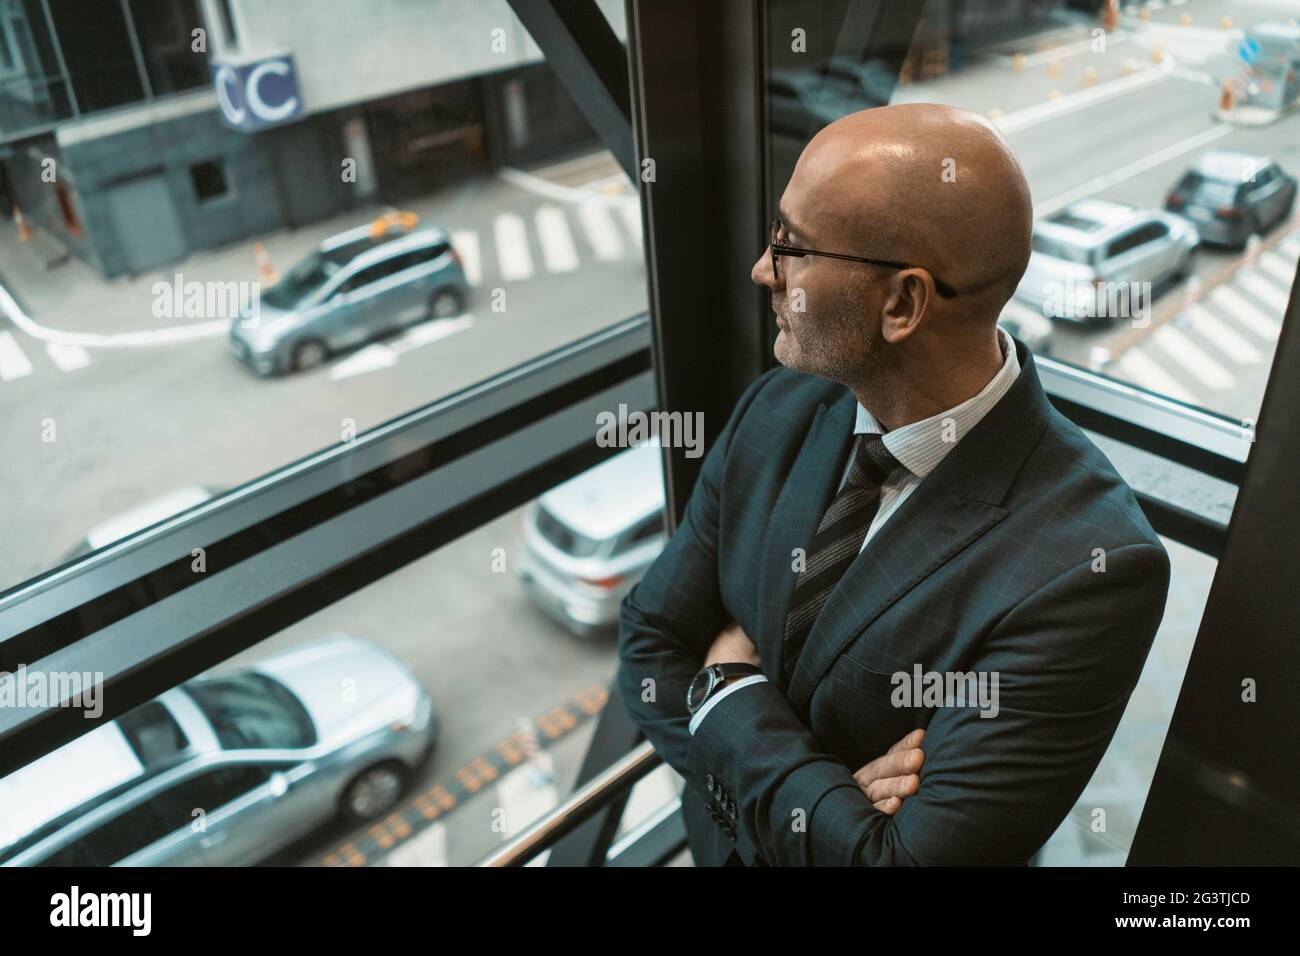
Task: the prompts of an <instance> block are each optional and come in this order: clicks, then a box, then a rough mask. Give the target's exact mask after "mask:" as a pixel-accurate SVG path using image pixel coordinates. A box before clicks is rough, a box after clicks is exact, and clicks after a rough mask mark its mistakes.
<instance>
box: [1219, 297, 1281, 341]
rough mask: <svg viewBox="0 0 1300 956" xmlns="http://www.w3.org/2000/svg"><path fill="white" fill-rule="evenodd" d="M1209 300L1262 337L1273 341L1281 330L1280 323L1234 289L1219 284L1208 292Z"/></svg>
mask: <svg viewBox="0 0 1300 956" xmlns="http://www.w3.org/2000/svg"><path fill="white" fill-rule="evenodd" d="M1210 301H1211V302H1213V303H1214V304H1215V305H1217V306H1218V307H1219V308H1221V309H1222V310H1223V311H1224V312H1226V313H1227V314H1228V315H1230V316H1232V318H1233V319H1235V320H1236V321H1237V323H1238V324H1239V325H1244V326H1245V327H1246V328H1248V329H1250V330H1251V331H1252V332H1254V333H1255V334H1256V335H1258V336H1259V337H1260V338H1262V339H1267V340H1268V341H1270V342H1271V341H1274V340H1276V339H1277V337H1278V335H1279V334H1280V333H1281V331H1282V323H1280V322H1278V321H1277V320H1276V319H1275V318H1273V317H1272V316H1271V315H1269V314H1268V313H1267V312H1265V311H1264V310H1263V309H1261V308H1260V307H1259V306H1257V305H1256V304H1255V303H1253V302H1251V301H1250V300H1248V299H1247V298H1246V297H1245V296H1243V295H1242V294H1241V293H1240V292H1238V291H1237V290H1236V289H1232V288H1229V287H1228V286H1226V285H1221V286H1219V287H1218V288H1217V289H1215V290H1214V291H1213V292H1211V293H1210Z"/></svg>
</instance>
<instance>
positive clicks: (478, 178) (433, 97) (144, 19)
mask: <svg viewBox="0 0 1300 956" xmlns="http://www.w3.org/2000/svg"><path fill="white" fill-rule="evenodd" d="M159 4H160V0H130V2H129V3H128V4H127V7H128V8H129V10H130V11H131V12H132V22H133V23H134V24H135V26H136V32H137V33H138V40H139V44H140V49H141V53H142V57H143V59H142V67H141V64H137V63H136V62H135V60H134V58H133V56H132V52H131V51H132V47H131V42H130V39H129V37H128V35H127V33H126V29H125V27H126V21H124V20H122V18H121V15H120V14H121V9H122V4H120V3H119V2H117V0H112V2H105V3H103V4H93V5H92V6H94V7H95V8H96V9H99V8H100V7H103V8H104V11H106V12H102V18H103V19H104V20H105V24H100V23H99V20H98V19H92V20H90V21H87V20H85V19H84V17H83V18H82V19H81V20H78V19H77V18H76V17H74V16H73V13H74V12H75V10H74V8H76V10H80V9H81V7H82V6H84V4H81V3H79V2H72V3H70V0H58V2H55V3H52V9H53V13H54V19H53V22H54V26H55V28H56V34H57V36H56V37H55V36H51V35H50V33H49V31H48V30H47V29H46V28H45V27H44V22H45V21H44V17H43V15H41V4H40V3H25V4H19V5H14V4H7V5H0V6H3V7H4V8H5V9H7V10H10V11H15V10H20V11H25V12H26V14H27V15H28V16H27V20H26V27H25V29H26V30H27V31H28V32H29V34H32V35H34V33H32V31H36V30H38V29H39V30H41V31H44V33H43V34H42V35H43V36H44V37H45V48H48V55H46V53H45V52H42V53H41V55H40V57H39V58H37V60H34V61H32V63H36V64H37V65H36V66H33V65H31V63H29V62H28V60H27V59H26V58H23V59H21V60H15V64H16V66H18V65H22V66H23V67H24V73H23V74H22V75H21V76H19V77H17V78H16V79H15V78H10V77H8V76H6V75H5V74H4V73H3V68H0V90H3V89H6V88H7V87H6V86H5V84H6V83H8V84H11V85H13V88H14V89H15V90H16V89H18V87H19V86H20V85H22V84H24V83H28V82H29V80H28V79H26V77H27V76H28V74H29V73H31V72H32V71H36V73H37V75H48V76H52V77H59V76H60V75H61V74H60V67H59V65H58V57H57V56H56V55H55V47H54V43H53V41H54V39H57V40H58V41H59V42H60V44H61V48H62V50H63V55H64V57H65V58H66V60H67V64H68V70H69V72H70V73H71V76H72V85H73V88H74V89H75V91H76V93H77V101H78V103H79V105H80V108H81V111H82V113H83V114H85V113H87V112H89V111H91V110H92V109H98V108H99V107H100V106H104V107H107V106H109V105H112V106H114V107H116V108H115V110H114V111H113V112H112V113H111V114H110V113H104V114H103V115H102V116H97V117H95V118H93V119H92V120H89V121H87V122H84V123H82V124H80V125H78V126H77V127H76V129H75V131H72V130H71V129H70V130H68V131H64V130H60V131H59V132H58V135H57V137H56V135H55V134H54V133H44V134H41V135H39V136H33V137H30V138H28V139H25V140H23V141H21V142H17V143H15V144H14V145H12V146H11V147H10V148H7V149H0V206H3V208H4V209H5V210H7V211H13V210H16V211H17V214H18V215H16V216H15V219H16V221H15V222H14V223H12V224H11V225H10V226H9V227H7V228H6V229H4V230H0V316H2V317H0V407H2V408H3V409H4V412H3V437H4V440H5V447H6V453H5V454H4V455H3V456H0V484H3V486H4V487H5V488H7V489H9V490H10V493H11V494H12V495H14V496H15V497H16V498H19V499H21V500H23V501H26V502H30V503H31V507H30V508H23V509H17V510H15V509H8V510H7V511H6V512H5V514H4V516H3V517H0V541H3V542H5V544H4V546H3V547H0V591H3V590H5V589H8V588H12V587H13V586H15V585H17V584H19V583H21V582H23V581H25V580H27V579H29V578H31V577H32V576H33V575H37V574H40V573H42V572H45V571H48V570H50V569H51V568H53V567H55V566H57V565H59V564H60V563H62V562H63V561H66V560H68V559H69V558H70V557H72V556H78V555H85V554H86V553H88V552H91V551H94V550H96V549H98V548H102V547H104V546H105V545H106V544H108V543H111V542H113V541H120V540H122V539H124V538H125V537H128V536H130V535H132V534H135V533H137V532H139V531H141V530H143V529H145V528H147V527H149V526H150V525H153V524H156V523H157V522H159V521H161V520H163V519H165V518H168V517H170V516H172V515H175V514H178V513H181V512H183V511H185V510H187V509H190V508H193V507H195V506H196V505H198V504H202V503H203V502H206V501H208V500H209V499H211V498H212V497H213V496H215V495H219V494H222V493H224V492H225V491H227V490H229V489H232V488H235V487H238V486H240V485H243V484H245V483H247V482H249V481H251V480H253V479H256V478H259V477H261V476H263V475H265V474H267V473H269V472H273V471H275V470H277V469H279V468H282V467H283V466H285V465H286V464H289V463H290V462H294V461H297V460H299V459H301V458H302V457H304V456H306V455H309V454H312V453H315V452H317V451H319V450H321V449H322V448H327V447H331V446H334V445H337V444H338V443H340V442H342V441H345V440H349V439H351V438H352V437H353V436H354V435H360V434H362V433H364V432H365V431H366V430H367V429H370V428H373V427H374V426H377V425H380V424H382V423H384V422H387V421H390V420H391V419H393V418H394V417H395V416H398V415H401V414H403V413H406V412H409V411H410V410H412V409H415V408H419V407H422V406H425V405H426V404H428V403H429V402H431V401H434V400H436V399H438V398H441V397H443V396H446V395H448V394H450V393H452V392H455V391H458V390H461V389H463V388H466V387H468V386H471V385H474V384H476V383H478V382H480V381H482V380H484V379H486V378H489V377H491V376H493V375H496V374H498V373H500V372H501V371H503V370H505V369H508V368H512V367H514V366H517V365H519V364H520V363H523V362H527V361H529V360H531V359H533V358H535V357H537V356H539V355H541V354H543V353H545V352H549V351H551V350H553V349H555V348H557V347H559V346H563V345H566V344H569V343H571V342H573V341H575V340H578V339H581V338H584V337H586V336H588V335H591V334H593V333H595V332H599V331H601V330H603V329H605V328H607V327H608V326H610V325H611V324H613V323H615V322H619V321H622V320H625V319H627V318H628V317H630V316H634V315H637V314H639V313H642V312H644V311H645V309H646V284H645V268H644V261H643V256H642V251H641V215H640V200H639V196H638V194H637V192H636V189H635V188H634V187H633V185H632V183H631V182H630V181H629V180H628V178H627V176H626V175H625V174H624V173H623V171H622V168H621V166H620V165H619V163H618V162H616V161H615V160H614V157H613V156H612V155H611V154H610V153H609V152H608V151H607V150H606V149H605V148H604V147H603V145H602V144H601V141H600V139H599V138H598V137H597V135H596V133H595V132H594V131H593V130H592V128H591V127H590V125H589V124H588V123H587V121H586V120H585V118H584V117H583V114H582V113H581V111H580V110H579V109H578V107H577V106H576V105H575V104H574V102H573V100H572V99H571V98H570V97H569V95H568V93H567V92H566V91H565V88H564V86H563V84H562V83H561V82H560V80H559V78H558V77H557V75H556V73H555V71H553V70H552V69H551V66H550V65H549V64H547V63H546V62H545V60H544V59H543V57H542V56H541V53H540V50H539V49H538V47H537V46H536V44H534V43H533V41H532V40H531V38H530V37H529V36H528V34H527V32H526V31H525V30H524V29H523V27H522V25H521V24H520V23H519V21H518V20H517V19H516V18H515V17H514V15H513V13H512V12H511V10H510V7H509V5H508V4H507V3H506V2H505V0H493V2H491V3H482V4H472V5H467V6H465V9H464V10H463V11H459V12H458V14H457V16H456V17H455V18H453V19H448V18H447V17H445V16H443V15H442V14H441V12H440V9H439V7H438V5H436V4H433V5H431V4H422V3H415V4H396V5H393V7H392V9H391V10H389V12H388V13H387V14H386V15H385V16H384V17H382V18H379V19H376V18H375V17H374V16H373V15H371V14H370V13H368V12H367V9H366V7H365V4H361V3H358V4H346V5H343V6H342V7H340V8H339V9H340V13H339V15H337V16H331V17H321V16H319V14H318V12H317V11H316V10H315V7H314V6H313V5H312V4H310V3H285V4H278V3H277V4H266V3H260V2H248V0H229V2H228V3H225V4H220V5H217V4H214V5H213V8H214V9H217V10H218V12H219V13H220V11H221V10H225V9H228V10H229V11H230V13H231V15H232V17H233V19H232V20H231V22H232V24H234V25H235V26H236V27H237V29H238V31H239V54H238V57H237V58H235V57H231V58H227V57H226V56H225V51H223V50H222V49H221V48H220V46H219V45H217V46H215V47H213V46H209V52H195V51H194V50H193V49H192V44H191V24H192V22H193V14H194V7H193V5H192V4H191V3H190V2H189V0H186V2H184V3H179V4H174V3H171V2H170V0H169V2H168V3H164V4H161V6H160V5H159ZM606 7H611V5H609V4H606ZM163 8H165V11H164V9H163ZM204 9H207V8H206V7H205V8H204ZM611 12H617V11H613V8H612V7H611ZM97 16H99V15H97ZM618 20H619V30H620V31H621V30H622V27H621V16H619V17H618ZM108 21H111V23H110V22H108ZM208 26H209V27H212V26H213V25H211V24H209V25H208ZM101 27H102V29H101ZM109 27H112V29H111V30H110V29H109ZM17 29H18V28H17V26H14V27H13V29H12V31H11V33H10V34H8V35H9V37H10V41H11V42H10V48H12V49H17V48H18V41H17V40H16V39H14V38H15V37H16V36H17ZM214 29H216V28H215V27H214ZM218 32H220V30H218ZM363 34H364V35H365V36H366V37H367V43H366V44H357V43H356V38H357V36H359V35H363ZM208 39H209V40H211V38H208ZM45 48H42V50H44V49H45ZM376 49H383V50H385V51H387V53H386V54H385V57H384V58H383V66H382V68H379V67H378V66H377V64H376V60H375V57H374V50H376ZM259 51H276V52H275V55H271V54H266V55H260V53H259ZM282 53H287V54H290V55H291V58H286V57H284V56H282V55H281V54H282ZM210 61H211V62H210ZM37 66H39V70H38V69H37ZM138 67H140V68H143V69H144V70H145V72H146V74H147V75H148V77H149V80H150V84H151V85H152V86H153V88H154V94H155V97H157V98H159V99H163V98H166V100H167V102H168V103H169V104H170V105H168V106H167V107H166V108H165V109H164V108H161V107H156V106H155V105H150V104H146V103H134V102H133V101H134V100H138V99H139V98H140V96H141V95H142V94H141V93H140V90H139V88H138V83H139V79H138V78H139V69H138ZM210 67H213V68H215V69H217V70H218V71H219V78H220V83H219V84H218V82H217V81H216V80H214V79H213V78H212V77H211V75H210V73H209V68H210ZM258 70H260V71H261V72H255V71H258ZM220 71H225V72H220ZM198 77H201V79H202V84H201V88H194V83H195V82H196V78H198ZM132 84H135V85H134V86H132ZM218 85H219V86H220V95H218ZM23 88H24V89H25V88H26V87H23ZM176 91H185V92H183V93H180V94H176ZM174 94H176V95H174ZM17 96H18V94H17V93H15V94H14V96H13V97H10V98H8V99H6V98H5V97H4V96H3V95H2V94H0V123H5V124H6V131H7V130H8V128H9V127H8V124H10V123H12V124H14V125H20V124H31V123H36V122H41V121H44V122H47V123H48V122H50V121H57V120H58V119H60V118H62V117H64V116H66V115H68V109H70V107H69V108H67V109H65V108H64V107H62V106H59V105H58V104H49V105H48V106H46V107H41V108H35V107H33V109H31V110H27V111H26V112H24V110H25V109H26V108H25V107H22V106H20V104H18V103H17V102H16V97H17ZM223 104H224V105H223ZM241 118H242V119H241ZM357 273H363V276H362V280H364V281H362V280H358V281H357V282H356V284H355V285H350V286H349V287H348V288H347V289H343V288H341V285H342V281H343V279H344V278H347V277H350V276H352V275H355V274H357ZM16 542H23V543H22V544H21V545H19V544H16Z"/></svg>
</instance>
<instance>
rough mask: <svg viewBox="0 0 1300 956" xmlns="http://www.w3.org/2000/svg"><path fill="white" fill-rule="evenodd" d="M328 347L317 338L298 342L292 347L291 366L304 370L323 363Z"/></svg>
mask: <svg viewBox="0 0 1300 956" xmlns="http://www.w3.org/2000/svg"><path fill="white" fill-rule="evenodd" d="M329 356H330V353H329V349H327V348H326V347H325V343H324V342H321V341H320V340H318V339H307V340H306V341H304V342H299V343H298V344H297V345H296V346H294V349H293V367H294V368H295V369H297V370H298V371H299V372H306V371H308V370H310V369H313V368H316V367H318V366H320V365H324V364H325V360H326V359H327V358H329Z"/></svg>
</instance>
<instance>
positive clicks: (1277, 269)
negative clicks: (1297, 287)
mask: <svg viewBox="0 0 1300 956" xmlns="http://www.w3.org/2000/svg"><path fill="white" fill-rule="evenodd" d="M1255 265H1256V266H1258V267H1259V268H1260V269H1261V270H1263V271H1264V272H1267V273H1268V274H1269V275H1271V276H1272V277H1273V278H1274V279H1277V281H1278V282H1281V283H1282V284H1283V285H1284V286H1286V287H1287V288H1288V289H1290V288H1291V283H1292V282H1294V281H1295V263H1294V262H1287V261H1286V260H1285V259H1283V258H1282V257H1281V256H1279V255H1278V254H1277V253H1276V252H1266V253H1264V254H1263V255H1262V256H1260V257H1259V258H1258V259H1256V260H1255Z"/></svg>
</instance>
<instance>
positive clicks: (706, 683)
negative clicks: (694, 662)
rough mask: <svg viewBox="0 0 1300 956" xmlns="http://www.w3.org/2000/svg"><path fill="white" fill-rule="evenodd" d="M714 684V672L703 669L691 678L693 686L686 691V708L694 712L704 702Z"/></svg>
mask: <svg viewBox="0 0 1300 956" xmlns="http://www.w3.org/2000/svg"><path fill="white" fill-rule="evenodd" d="M711 686H713V672H712V671H710V670H702V671H700V672H699V673H698V674H696V675H695V677H693V678H692V679H691V686H690V687H689V688H687V691H686V709H687V710H689V711H691V713H694V712H695V711H696V710H697V709H699V707H700V705H701V704H703V703H704V699H705V698H706V697H708V696H709V688H710V687H711Z"/></svg>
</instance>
